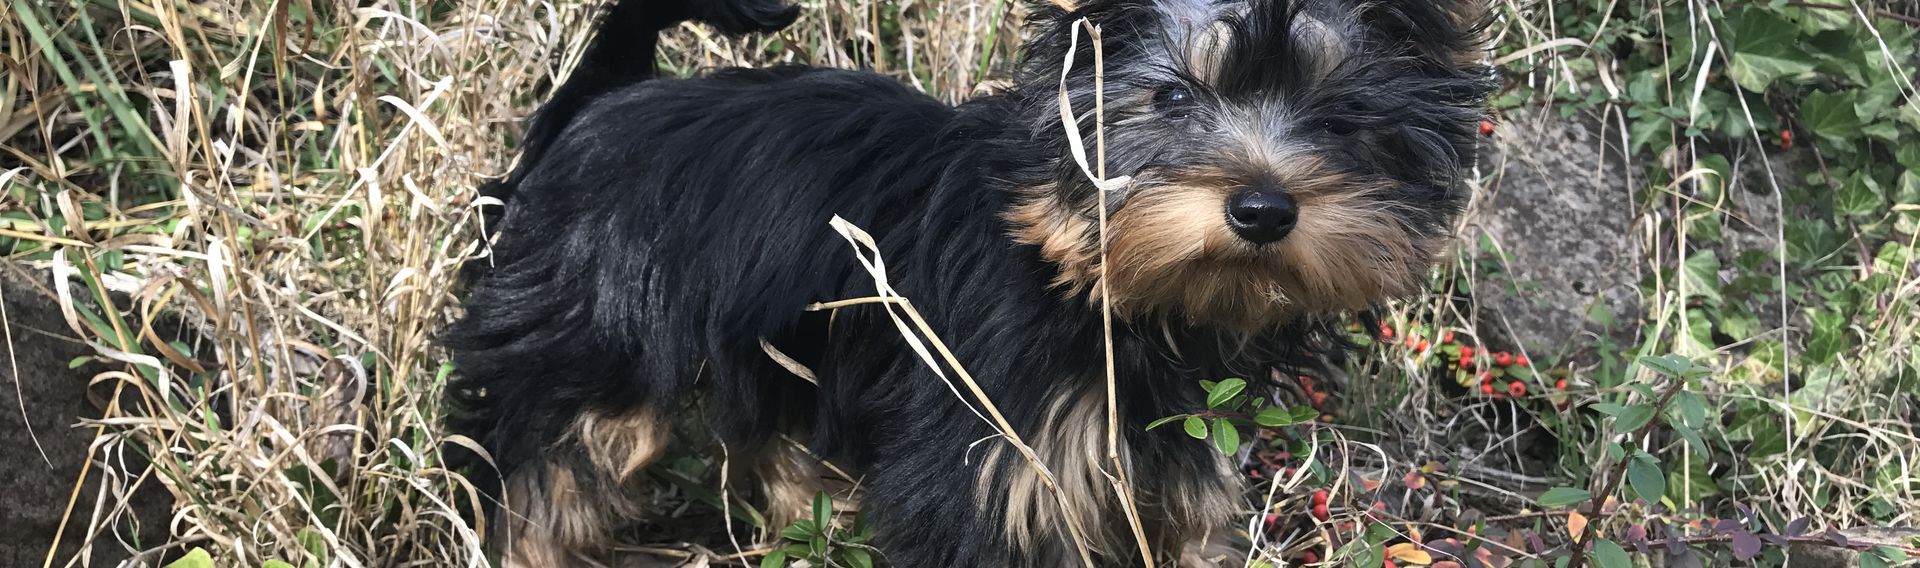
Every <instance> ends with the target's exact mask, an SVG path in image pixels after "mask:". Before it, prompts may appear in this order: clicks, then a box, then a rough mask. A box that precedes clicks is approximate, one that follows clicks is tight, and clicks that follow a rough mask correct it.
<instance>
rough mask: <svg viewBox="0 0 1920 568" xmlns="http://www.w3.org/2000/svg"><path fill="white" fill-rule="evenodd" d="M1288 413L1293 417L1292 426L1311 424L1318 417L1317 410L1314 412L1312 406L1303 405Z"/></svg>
mask: <svg viewBox="0 0 1920 568" xmlns="http://www.w3.org/2000/svg"><path fill="white" fill-rule="evenodd" d="M1288 412H1289V413H1290V414H1292V415H1293V416H1292V418H1293V423H1294V424H1305V423H1308V422H1312V421H1314V419H1316V418H1319V417H1320V411H1319V410H1314V408H1313V407H1312V406H1307V405H1305V404H1302V405H1300V406H1295V407H1293V409H1292V410H1290V411H1288Z"/></svg>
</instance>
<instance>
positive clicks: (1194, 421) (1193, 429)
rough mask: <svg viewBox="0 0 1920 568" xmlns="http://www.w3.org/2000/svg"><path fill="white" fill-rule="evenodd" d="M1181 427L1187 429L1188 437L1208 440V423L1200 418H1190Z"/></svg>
mask: <svg viewBox="0 0 1920 568" xmlns="http://www.w3.org/2000/svg"><path fill="white" fill-rule="evenodd" d="M1180 426H1181V427H1183V428H1186V429H1187V435H1188V436H1193V439H1195V440H1205V439H1207V421H1205V420H1201V419H1200V417H1198V416H1188V417H1187V420H1186V422H1182V423H1180Z"/></svg>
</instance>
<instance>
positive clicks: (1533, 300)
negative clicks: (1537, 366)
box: [1463, 111, 1642, 360]
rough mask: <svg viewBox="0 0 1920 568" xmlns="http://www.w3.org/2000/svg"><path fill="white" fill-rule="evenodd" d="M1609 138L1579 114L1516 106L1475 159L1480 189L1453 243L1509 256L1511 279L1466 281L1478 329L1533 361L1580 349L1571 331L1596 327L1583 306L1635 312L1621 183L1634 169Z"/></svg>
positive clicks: (1635, 254)
mask: <svg viewBox="0 0 1920 568" xmlns="http://www.w3.org/2000/svg"><path fill="white" fill-rule="evenodd" d="M1603 133H1604V137H1603ZM1619 143H1620V140H1619V134H1618V129H1617V128H1615V129H1603V128H1602V127H1601V125H1600V123H1599V122H1598V121H1597V120H1593V119H1590V118H1586V117H1579V116H1576V118H1574V119H1571V120H1568V119H1562V118H1559V117H1558V116H1555V115H1553V114H1541V113H1534V112H1524V111H1523V112H1518V113H1510V114H1508V115H1507V116H1506V117H1505V118H1504V120H1503V121H1502V122H1501V123H1500V124H1499V125H1498V126H1497V127H1496V128H1495V132H1494V135H1493V137H1492V139H1491V140H1490V142H1489V143H1488V144H1485V145H1484V146H1483V148H1484V149H1483V151H1482V153H1481V156H1480V173H1481V175H1482V178H1481V179H1482V180H1483V187H1482V191H1481V192H1480V193H1479V195H1478V196H1477V197H1476V199H1475V203H1474V205H1473V207H1474V210H1473V212H1472V213H1471V215H1470V216H1469V217H1470V219H1471V221H1470V224H1469V225H1468V227H1467V228H1466V231H1465V232H1464V235H1465V237H1466V240H1465V241H1464V243H1463V246H1468V247H1479V246H1480V244H1479V242H1480V241H1481V240H1483V239H1482V237H1483V236H1484V237H1486V239H1485V240H1490V241H1491V242H1492V243H1493V244H1495V245H1497V246H1498V247H1499V249H1500V250H1501V251H1503V252H1504V253H1505V254H1506V255H1507V257H1508V258H1509V259H1510V262H1509V263H1508V265H1507V270H1508V271H1509V272H1508V274H1509V275H1510V277H1511V278H1500V277H1498V276H1489V275H1486V274H1481V275H1480V277H1478V278H1476V280H1475V286H1474V289H1475V292H1476V294H1475V295H1476V297H1477V298H1478V299H1479V301H1480V302H1481V306H1480V307H1481V308H1482V309H1480V310H1479V311H1478V314H1479V316H1478V317H1479V319H1480V321H1479V322H1478V325H1477V328H1478V329H1479V330H1480V331H1481V333H1483V334H1493V335H1496V336H1507V337H1510V338H1511V339H1513V340H1516V341H1518V342H1519V343H1520V344H1521V345H1524V346H1525V348H1526V349H1527V350H1528V352H1529V353H1535V354H1536V356H1535V358H1536V360H1538V359H1540V357H1539V356H1538V354H1541V353H1548V354H1555V355H1560V356H1568V355H1577V353H1565V352H1563V350H1564V349H1570V348H1577V347H1578V346H1590V345H1591V344H1592V343H1593V342H1592V341H1588V340H1579V339H1578V338H1579V337H1580V336H1581V335H1582V334H1583V332H1586V331H1598V326H1595V325H1593V324H1592V323H1591V321H1590V319H1589V317H1588V314H1589V310H1590V308H1592V307H1593V306H1596V305H1602V306H1605V308H1606V309H1607V310H1608V311H1610V312H1611V313H1612V315H1613V316H1614V318H1615V319H1616V320H1618V321H1621V322H1632V321H1634V319H1635V318H1637V317H1638V316H1637V315H1636V314H1637V313H1638V312H1639V292H1638V290H1637V285H1638V281H1639V271H1640V270H1641V269H1642V266H1641V262H1640V260H1639V259H1640V252H1639V250H1640V244H1639V241H1638V239H1637V238H1636V237H1635V235H1634V233H1633V211H1634V207H1633V195H1632V194H1633V192H1632V189H1633V186H1632V185H1630V183H1639V182H1634V181H1631V180H1633V179H1637V178H1638V176H1639V172H1638V170H1637V169H1633V168H1634V167H1633V166H1632V165H1631V164H1629V163H1627V161H1626V160H1624V159H1623V158H1622V156H1621V152H1620V151H1619ZM1630 174H1631V176H1630ZM1485 256H1486V257H1487V258H1492V256H1491V255H1485ZM1502 320H1504V321H1502Z"/></svg>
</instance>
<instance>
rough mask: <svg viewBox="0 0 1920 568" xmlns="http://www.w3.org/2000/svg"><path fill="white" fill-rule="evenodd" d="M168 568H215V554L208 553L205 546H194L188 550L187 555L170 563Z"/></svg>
mask: <svg viewBox="0 0 1920 568" xmlns="http://www.w3.org/2000/svg"><path fill="white" fill-rule="evenodd" d="M167 568H213V556H212V555H209V554H207V551H206V549H204V548H194V549H193V550H189V551H187V555H186V556H182V557H180V559H179V560H175V561H173V563H172V564H168V565H167Z"/></svg>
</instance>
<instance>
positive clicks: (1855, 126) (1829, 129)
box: [1800, 91, 1860, 140]
mask: <svg viewBox="0 0 1920 568" xmlns="http://www.w3.org/2000/svg"><path fill="white" fill-rule="evenodd" d="M1856 98H1857V96H1856V95H1855V94H1853V93H1852V92H1847V93H1841V94H1830V93H1825V92H1820V91H1815V92H1813V93H1811V94H1808V95H1807V98H1806V99H1805V100H1802V101H1801V102H1800V123H1801V124H1804V125H1806V126H1807V129H1809V130H1812V131H1813V133H1814V134H1819V135H1821V136H1825V137H1828V138H1833V139H1835V140H1846V139H1848V138H1852V137H1855V136H1859V135H1860V115H1859V114H1858V113H1856V112H1855V111H1854V102H1855V99H1856Z"/></svg>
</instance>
